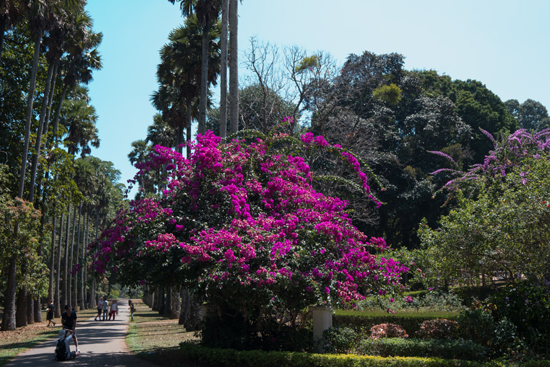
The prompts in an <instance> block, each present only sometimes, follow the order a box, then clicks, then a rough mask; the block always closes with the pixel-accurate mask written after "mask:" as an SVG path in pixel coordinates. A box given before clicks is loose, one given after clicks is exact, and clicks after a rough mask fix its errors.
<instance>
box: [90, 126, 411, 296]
mask: <svg viewBox="0 0 550 367" xmlns="http://www.w3.org/2000/svg"><path fill="white" fill-rule="evenodd" d="M289 139H290V137H289V136H288V135H286V134H281V133H274V134H272V135H269V136H268V137H267V138H266V139H264V140H262V139H254V140H252V141H251V139H248V140H234V141H233V142H231V143H229V144H225V145H221V144H220V142H221V139H220V138H219V137H217V136H215V135H214V134H213V133H212V132H207V133H206V134H204V135H201V134H199V135H198V137H197V142H196V143H195V144H192V148H193V154H192V156H191V157H190V159H189V160H187V159H186V158H184V157H183V156H182V155H181V154H179V153H177V152H175V151H174V150H171V149H168V148H165V147H160V146H155V147H154V149H153V151H154V152H153V154H151V160H150V161H149V162H147V163H143V164H140V165H137V167H138V168H139V169H140V173H139V174H144V173H146V172H148V171H149V170H152V169H155V170H158V169H159V168H164V170H165V171H166V172H167V182H168V183H167V185H166V189H165V190H164V191H163V194H162V196H161V197H157V198H147V199H142V200H135V201H132V202H131V203H130V209H128V210H126V211H123V212H121V213H119V215H118V216H117V218H116V219H115V221H114V224H113V226H112V227H111V228H109V229H108V230H106V231H105V232H104V233H103V235H102V237H101V239H100V240H99V241H98V242H96V243H94V244H93V245H92V246H91V247H90V249H89V251H90V253H91V254H92V256H93V258H94V262H93V265H92V267H93V270H94V271H97V272H104V271H105V270H106V269H108V268H110V267H116V268H118V269H122V271H123V272H124V271H125V270H124V269H127V271H128V272H129V273H131V272H132V269H136V268H139V266H144V265H143V264H146V263H147V264H150V263H151V262H152V261H158V262H162V261H165V262H166V259H167V258H169V257H172V258H173V257H177V259H178V260H179V265H178V266H177V269H176V268H174V269H176V270H175V271H176V273H170V274H165V275H163V274H143V272H145V273H147V272H148V271H150V272H153V271H154V270H153V269H143V272H142V273H140V274H137V275H136V279H135V281H136V283H137V282H138V281H143V279H145V280H146V281H151V282H152V281H153V280H152V279H159V277H162V276H167V277H174V276H178V277H179V278H180V279H181V282H182V283H186V285H187V286H189V287H192V288H193V287H194V288H196V290H197V291H199V292H202V294H203V295H205V296H206V297H209V296H210V297H213V294H214V293H216V294H218V295H219V294H223V292H228V293H227V297H230V295H231V296H234V295H235V294H243V295H244V294H249V293H248V292H249V291H250V290H251V289H253V290H257V291H258V293H257V297H258V299H263V300H264V301H263V302H264V303H269V302H271V303H273V302H282V303H283V304H286V303H285V302H291V301H292V299H291V298H292V297H294V298H296V297H298V298H299V299H301V300H303V302H304V303H305V304H306V305H307V304H315V303H317V304H319V303H335V302H340V303H347V302H350V301H353V300H360V299H363V298H364V292H365V291H368V292H374V293H375V294H378V293H379V292H380V294H385V293H386V290H390V289H393V288H397V287H398V286H399V285H398V283H399V280H400V277H401V274H402V273H404V272H406V271H408V268H407V267H405V266H402V265H401V264H399V263H398V262H396V261H395V260H393V259H391V258H386V257H384V256H382V253H383V252H384V251H385V250H386V249H388V246H387V244H386V242H385V241H384V240H383V239H382V238H370V239H369V238H367V237H366V236H365V235H364V234H363V233H362V232H360V231H359V230H358V229H357V228H355V227H354V226H353V225H352V222H351V219H350V218H349V217H348V215H347V213H346V207H347V202H345V201H343V200H341V199H339V198H336V197H329V196H325V195H324V194H322V193H320V192H317V191H316V190H315V189H314V188H313V187H312V186H311V183H312V173H311V171H310V167H309V166H308V164H307V163H306V161H305V159H304V158H303V157H302V156H300V155H299V152H300V149H302V151H303V150H304V149H306V150H307V149H311V148H313V147H312V145H316V146H317V147H322V148H327V147H330V148H333V149H336V150H338V151H340V152H341V156H342V157H343V159H344V160H345V161H346V162H347V163H348V164H349V165H350V166H351V167H352V168H353V169H354V171H355V172H356V174H357V178H358V180H359V181H360V182H361V184H362V187H363V188H364V191H365V195H370V187H369V186H368V185H367V176H366V174H365V173H363V172H362V170H361V165H360V163H359V162H358V160H357V159H356V158H355V157H354V156H353V154H351V153H349V152H346V151H342V150H339V149H340V147H338V146H336V147H331V146H330V145H329V144H328V143H327V142H326V140H325V139H324V138H323V137H320V136H317V137H315V136H313V134H311V133H307V134H305V135H303V136H302V137H301V139H300V140H301V141H300V140H298V139H295V140H296V142H295V143H297V144H298V143H299V144H302V145H301V148H300V149H294V150H292V149H291V148H292V146H291V145H287V146H286V148H285V146H283V147H282V148H281V147H280V145H281V144H282V142H286V141H288V140H289ZM289 144H290V143H289ZM275 147H277V148H275ZM139 174H138V175H139ZM136 179H137V180H139V177H138V178H136ZM370 197H371V198H372V201H373V203H374V205H377V206H380V203H378V202H377V200H376V199H374V197H372V196H370ZM220 297H221V296H220ZM243 297H244V296H243ZM262 297H263V298H262ZM258 302H260V301H258ZM293 302H294V301H293ZM296 307H298V306H296Z"/></svg>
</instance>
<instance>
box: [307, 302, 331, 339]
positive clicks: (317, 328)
mask: <svg viewBox="0 0 550 367" xmlns="http://www.w3.org/2000/svg"><path fill="white" fill-rule="evenodd" d="M311 311H312V312H313V340H314V341H319V340H321V339H323V331H325V330H327V329H328V328H330V327H331V326H332V312H330V309H329V308H328V307H325V306H316V307H311Z"/></svg>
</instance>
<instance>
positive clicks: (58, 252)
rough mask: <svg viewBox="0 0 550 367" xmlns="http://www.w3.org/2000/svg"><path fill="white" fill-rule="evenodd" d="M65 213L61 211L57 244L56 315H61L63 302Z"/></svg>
mask: <svg viewBox="0 0 550 367" xmlns="http://www.w3.org/2000/svg"><path fill="white" fill-rule="evenodd" d="M64 217H65V213H61V221H60V223H59V243H58V245H57V268H56V269H57V271H56V273H55V294H54V299H53V301H54V306H55V312H54V316H55V317H61V302H60V299H59V293H60V292H59V290H60V288H61V284H60V278H61V246H62V244H63V218H64Z"/></svg>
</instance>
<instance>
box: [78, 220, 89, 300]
mask: <svg viewBox="0 0 550 367" xmlns="http://www.w3.org/2000/svg"><path fill="white" fill-rule="evenodd" d="M88 218H89V216H88V211H87V210H86V214H85V215H84V219H85V220H84V221H82V224H83V227H84V235H83V236H82V257H81V258H80V309H81V310H84V309H86V302H85V301H86V300H85V299H84V289H85V288H86V283H85V282H84V268H85V267H86V262H85V261H84V256H85V252H86V244H87V242H88ZM84 222H86V224H85V225H84Z"/></svg>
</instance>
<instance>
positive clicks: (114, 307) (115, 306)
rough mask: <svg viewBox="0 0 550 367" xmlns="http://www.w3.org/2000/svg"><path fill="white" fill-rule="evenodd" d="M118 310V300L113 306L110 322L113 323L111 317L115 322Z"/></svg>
mask: <svg viewBox="0 0 550 367" xmlns="http://www.w3.org/2000/svg"><path fill="white" fill-rule="evenodd" d="M117 310H118V306H117V304H116V300H114V301H113V304H112V305H111V313H110V314H109V321H111V316H112V317H113V321H115V316H116V312H117Z"/></svg>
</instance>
